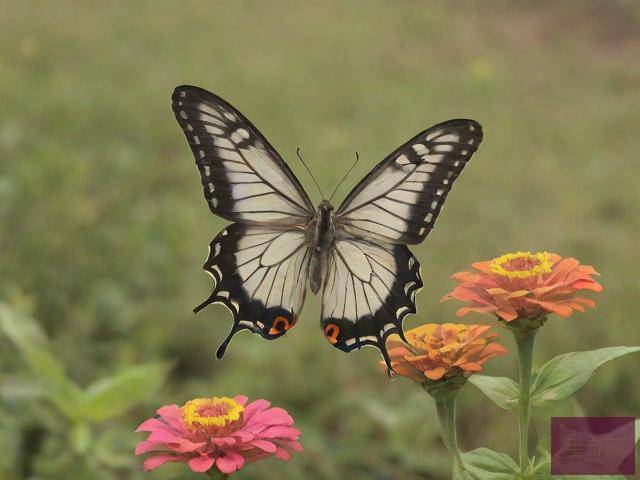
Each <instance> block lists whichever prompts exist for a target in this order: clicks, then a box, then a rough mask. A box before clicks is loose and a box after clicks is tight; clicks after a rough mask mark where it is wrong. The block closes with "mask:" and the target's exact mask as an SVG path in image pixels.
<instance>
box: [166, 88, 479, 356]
mask: <svg viewBox="0 0 640 480" xmlns="http://www.w3.org/2000/svg"><path fill="white" fill-rule="evenodd" d="M172 107H173V111H174V113H175V116H176V119H177V120H178V123H179V124H180V127H182V130H183V131H184V134H185V136H186V138H187V141H188V143H189V146H190V147H191V150H192V152H193V155H194V156H195V160H196V165H197V167H198V170H199V172H200V178H201V180H202V186H203V188H204V196H205V198H206V201H207V203H208V205H209V208H210V209H211V211H212V212H213V213H214V214H216V215H218V216H220V217H222V218H224V219H226V220H229V221H230V222H233V223H231V224H230V225H229V226H228V227H227V228H225V229H224V230H223V231H222V232H220V233H219V234H218V235H217V236H216V237H215V238H214V239H213V241H211V243H210V245H209V256H208V258H207V261H206V263H205V264H204V269H205V270H206V271H207V272H208V273H209V274H210V275H211V276H212V277H213V283H214V286H213V293H212V294H211V296H210V297H209V298H208V299H207V300H205V301H204V302H203V303H202V304H201V305H200V306H198V307H197V308H196V309H195V311H196V312H197V311H199V310H201V309H202V308H204V307H205V306H207V305H209V304H211V303H221V304H223V305H225V306H226V307H227V308H228V309H229V310H230V311H231V313H232V314H233V326H232V328H231V332H230V333H229V335H228V337H227V338H226V339H225V340H224V342H223V343H222V345H220V347H219V348H218V351H217V357H218V358H222V356H223V355H224V353H225V350H226V348H227V346H228V345H229V342H230V340H231V338H232V337H233V336H234V335H235V334H236V333H238V332H240V331H241V330H250V331H252V332H254V333H257V334H259V335H261V336H262V337H264V338H266V339H268V340H273V339H276V338H278V337H281V336H282V335H284V334H285V333H287V331H288V330H289V329H290V328H292V327H293V326H294V325H295V324H296V322H297V321H298V318H299V316H300V312H301V310H302V305H303V303H304V299H305V294H306V290H307V286H308V287H309V288H310V289H311V291H312V292H313V293H314V294H317V293H319V292H320V291H322V314H321V324H322V330H323V332H324V335H325V337H326V338H327V340H328V341H329V342H330V343H331V344H332V345H333V346H334V347H336V348H339V349H340V350H343V351H345V352H349V351H351V350H354V349H359V348H361V347H362V346H364V345H373V346H375V347H377V348H378V349H379V350H380V351H381V353H382V355H383V357H384V359H385V361H386V363H387V365H388V366H389V365H390V362H389V356H388V354H387V352H386V348H385V340H386V339H387V337H388V336H389V335H391V334H393V333H397V334H399V335H400V336H401V337H404V335H403V332H402V321H403V320H404V318H405V317H406V316H407V315H409V314H412V313H415V312H416V304H415V295H416V292H417V291H418V289H419V288H420V287H422V279H421V277H420V265H419V263H418V261H417V260H416V258H415V257H414V256H413V254H412V253H411V252H410V251H409V249H408V248H407V245H411V244H418V243H420V242H422V241H423V240H424V239H425V238H426V237H427V235H428V234H429V232H430V231H431V229H432V228H433V225H434V222H435V221H436V218H437V217H438V214H439V213H440V209H441V208H442V205H443V203H444V201H445V199H446V198H447V195H448V193H449V191H450V190H451V186H452V185H453V182H454V181H455V179H456V178H457V177H458V175H460V172H462V170H463V168H464V167H465V165H466V164H467V162H468V161H469V159H470V158H471V156H472V155H473V153H474V152H475V151H476V150H477V148H478V146H479V145H480V142H481V141H482V127H481V126H480V124H479V123H477V122H475V121H473V120H462V119H460V120H449V121H447V122H443V123H440V124H438V125H435V126H433V127H431V128H429V129H428V130H425V131H423V132H421V133H419V134H417V135H416V136H415V137H413V138H412V139H411V140H409V141H408V142H406V143H405V144H404V145H402V146H401V147H399V148H398V149H396V150H395V151H394V152H392V153H391V154H390V155H388V156H387V157H386V158H385V159H384V160H382V161H381V162H380V163H379V164H378V165H377V166H376V167H375V168H374V169H373V170H372V171H371V172H370V173H369V174H368V175H367V176H366V177H365V178H364V179H363V180H362V181H361V182H360V183H359V184H358V185H357V186H356V187H355V188H354V189H353V190H352V191H351V193H349V195H348V196H347V198H346V199H345V200H344V202H342V205H340V207H339V208H338V209H337V210H336V209H334V207H333V206H332V205H331V204H330V203H329V201H327V200H322V201H321V202H320V204H319V205H318V207H315V208H314V205H313V204H312V203H311V200H310V199H309V196H308V195H307V194H306V192H305V191H304V189H303V188H302V185H301V184H300V182H299V181H298V179H297V178H296V177H295V175H294V174H293V173H292V172H291V170H290V169H289V167H288V166H287V164H286V163H285V162H284V160H283V159H282V157H281V156H280V155H279V154H278V152H276V150H275V149H274V148H273V147H272V146H271V144H270V143H269V142H268V141H267V139H266V138H265V137H264V136H263V135H262V134H261V133H260V132H259V131H258V129H257V128H256V127H254V126H253V124H252V123H251V122H250V121H249V120H248V119H247V118H246V117H245V116H244V115H243V114H242V113H240V112H239V111H238V110H237V109H235V108H234V107H232V106H231V105H230V104H229V103H228V102H226V101H225V100H223V99H222V98H220V97H218V96H217V95H214V94H213V93H210V92H208V91H206V90H203V89H201V88H198V87H193V86H181V87H178V88H176V89H175V91H174V93H173V96H172Z"/></svg>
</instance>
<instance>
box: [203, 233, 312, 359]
mask: <svg viewBox="0 0 640 480" xmlns="http://www.w3.org/2000/svg"><path fill="white" fill-rule="evenodd" d="M309 257H310V255H309V246H308V241H307V237H306V234H305V232H304V230H301V229H299V228H295V227H291V228H286V227H281V228H274V227H266V226H259V225H243V224H239V223H234V224H232V225H230V226H229V227H227V228H226V229H225V230H223V231H222V232H220V233H219V234H218V235H217V236H216V237H215V238H214V239H213V241H212V242H211V244H210V245H209V257H208V258H207V261H206V263H205V264H204V269H205V270H206V271H207V272H208V273H209V274H210V275H211V276H212V277H213V281H214V287H213V292H212V293H211V296H210V297H209V298H208V299H207V300H206V301H205V302H204V303H202V304H201V305H200V306H198V307H197V308H196V312H197V311H199V310H201V309H202V308H204V307H205V306H207V305H209V304H211V303H221V304H223V305H225V306H226V307H227V308H228V309H229V310H230V311H231V313H232V314H233V326H232V328H231V332H230V333H229V336H228V337H227V339H226V340H225V341H224V342H223V344H222V345H221V346H220V348H219V349H218V352H217V356H218V358H222V356H223V355H224V352H225V350H226V348H227V346H228V344H229V341H230V340H231V338H232V337H233V336H234V335H235V334H236V333H238V332H239V331H241V330H250V331H252V332H254V333H257V334H259V335H261V336H262V337H264V338H266V339H268V340H273V339H275V338H278V337H281V336H282V335H284V334H285V333H286V332H287V331H288V330H289V329H290V328H291V327H293V326H294V325H295V324H296V322H297V320H298V317H299V315H300V312H301V310H302V305H303V304H304V298H305V293H306V284H307V272H308V266H309Z"/></svg>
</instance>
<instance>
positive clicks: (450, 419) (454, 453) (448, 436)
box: [434, 392, 464, 473]
mask: <svg viewBox="0 0 640 480" xmlns="http://www.w3.org/2000/svg"><path fill="white" fill-rule="evenodd" d="M456 393H457V392H447V393H445V394H441V395H437V396H434V400H435V401H436V410H437V412H438V420H439V422H440V435H441V436H442V441H443V442H444V445H445V447H447V450H449V453H450V454H451V457H452V458H453V471H454V472H459V473H461V472H463V471H464V463H463V462H462V456H461V455H460V448H459V447H458V438H457V435H456Z"/></svg>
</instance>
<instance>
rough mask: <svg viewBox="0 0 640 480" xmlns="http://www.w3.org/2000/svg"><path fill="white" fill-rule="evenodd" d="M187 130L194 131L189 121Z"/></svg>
mask: <svg viewBox="0 0 640 480" xmlns="http://www.w3.org/2000/svg"><path fill="white" fill-rule="evenodd" d="M187 131H189V132H193V127H192V126H191V124H190V123H187Z"/></svg>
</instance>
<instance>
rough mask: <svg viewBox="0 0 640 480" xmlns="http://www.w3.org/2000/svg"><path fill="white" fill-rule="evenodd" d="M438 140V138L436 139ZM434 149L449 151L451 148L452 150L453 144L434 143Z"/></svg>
mask: <svg viewBox="0 0 640 480" xmlns="http://www.w3.org/2000/svg"><path fill="white" fill-rule="evenodd" d="M438 140H440V139H438ZM435 149H436V152H450V151H451V150H453V145H447V144H443V145H440V144H437V145H435Z"/></svg>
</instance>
